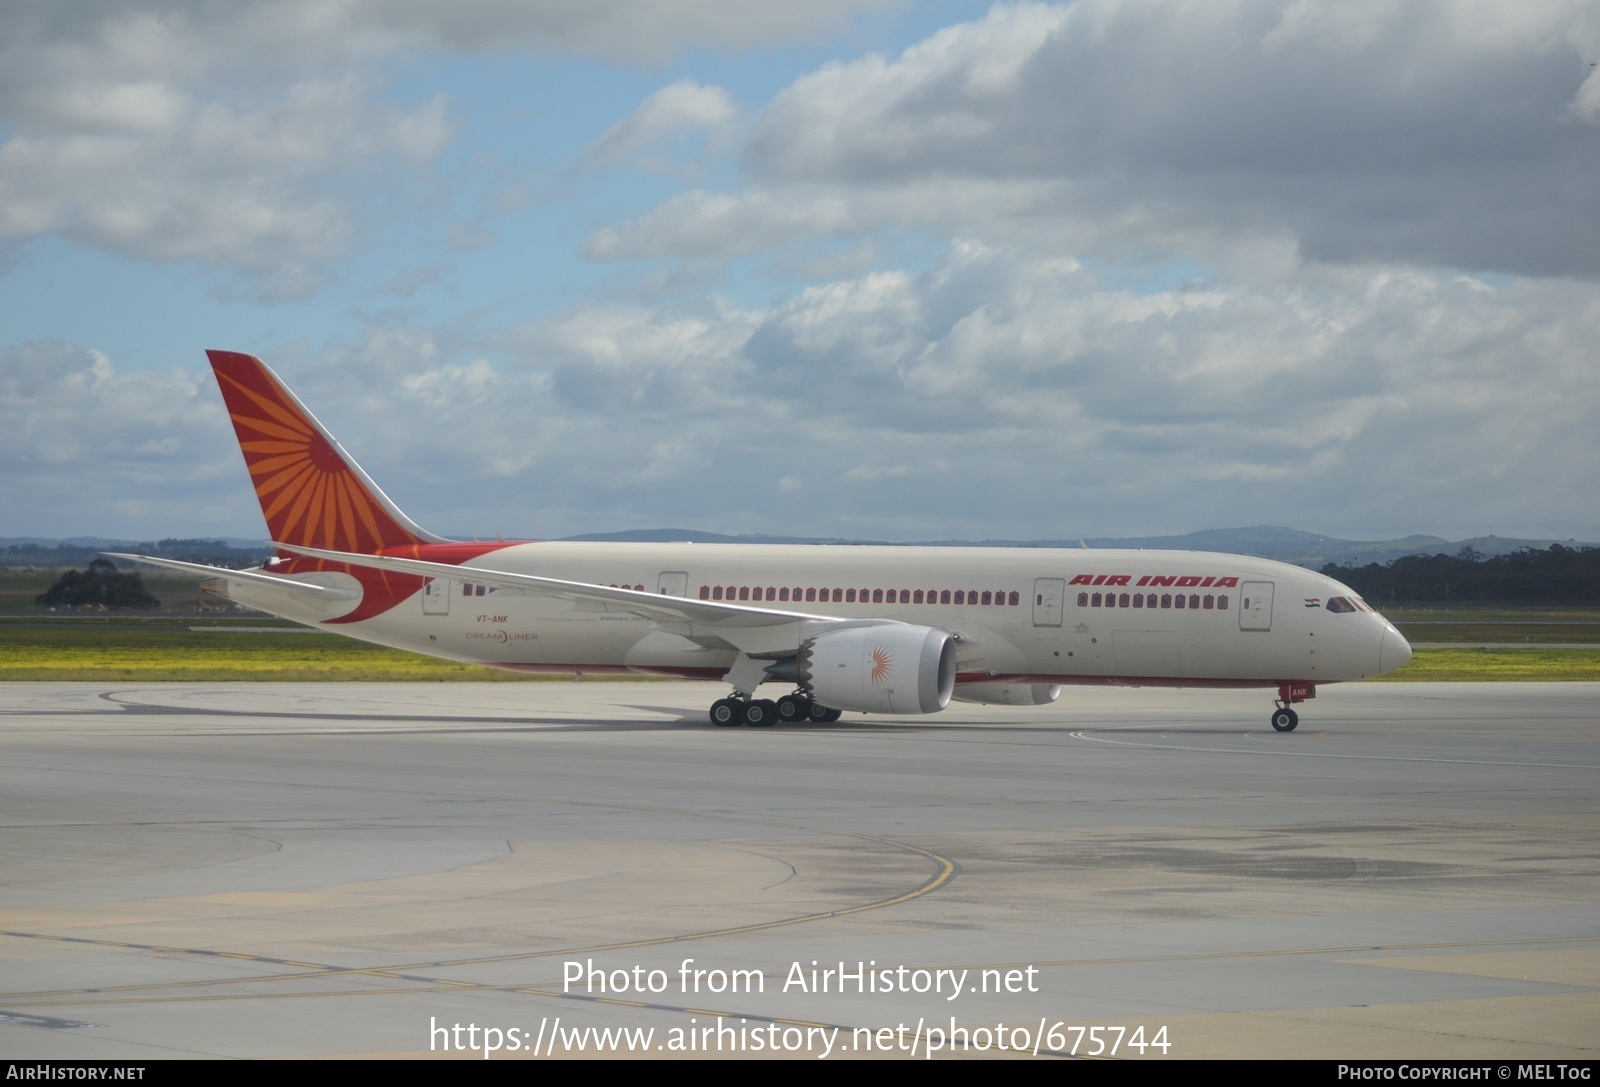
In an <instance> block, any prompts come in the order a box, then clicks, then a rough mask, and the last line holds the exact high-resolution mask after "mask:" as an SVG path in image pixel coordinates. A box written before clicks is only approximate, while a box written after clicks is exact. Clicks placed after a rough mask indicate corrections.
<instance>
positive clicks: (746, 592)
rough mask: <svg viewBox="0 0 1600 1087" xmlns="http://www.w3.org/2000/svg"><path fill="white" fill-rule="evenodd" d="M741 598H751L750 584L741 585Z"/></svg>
mask: <svg viewBox="0 0 1600 1087" xmlns="http://www.w3.org/2000/svg"><path fill="white" fill-rule="evenodd" d="M739 599H740V600H749V599H750V586H748V585H741V586H739Z"/></svg>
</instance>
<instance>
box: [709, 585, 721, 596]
mask: <svg viewBox="0 0 1600 1087" xmlns="http://www.w3.org/2000/svg"><path fill="white" fill-rule="evenodd" d="M711 599H713V600H721V599H722V586H721V585H718V586H716V587H715V588H713V589H712V590H711Z"/></svg>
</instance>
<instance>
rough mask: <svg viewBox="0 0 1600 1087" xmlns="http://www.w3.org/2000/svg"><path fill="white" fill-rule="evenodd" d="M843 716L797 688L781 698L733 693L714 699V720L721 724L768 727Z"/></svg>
mask: <svg viewBox="0 0 1600 1087" xmlns="http://www.w3.org/2000/svg"><path fill="white" fill-rule="evenodd" d="M841 716H842V714H841V712H840V711H839V710H835V709H830V708H828V707H827V706H823V705H819V704H818V703H816V702H813V701H812V700H811V696H810V695H808V694H806V693H805V692H804V691H796V692H795V693H794V694H789V695H784V696H783V697H782V698H779V699H771V698H744V697H741V696H739V695H733V696H730V697H728V698H719V699H717V700H716V701H715V702H713V703H711V723H712V724H713V725H716V726H717V727H719V728H736V727H737V726H739V725H749V726H750V727H751V728H768V727H770V726H772V725H776V724H777V723H778V722H779V721H782V722H783V723H784V724H792V723H793V722H795V721H815V722H816V723H817V724H820V725H825V724H828V723H829V722H832V721H837V720H838V719H839V718H840V717H841Z"/></svg>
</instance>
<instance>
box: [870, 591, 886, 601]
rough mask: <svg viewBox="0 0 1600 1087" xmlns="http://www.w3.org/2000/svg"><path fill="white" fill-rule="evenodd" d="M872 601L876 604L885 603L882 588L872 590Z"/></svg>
mask: <svg viewBox="0 0 1600 1087" xmlns="http://www.w3.org/2000/svg"><path fill="white" fill-rule="evenodd" d="M872 602H873V603H874V604H882V603H883V590H882V589H873V590H872Z"/></svg>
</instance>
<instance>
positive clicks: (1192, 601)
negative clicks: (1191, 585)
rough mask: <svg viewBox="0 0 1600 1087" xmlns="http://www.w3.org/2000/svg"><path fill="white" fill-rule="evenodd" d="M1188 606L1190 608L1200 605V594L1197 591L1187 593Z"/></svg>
mask: <svg viewBox="0 0 1600 1087" xmlns="http://www.w3.org/2000/svg"><path fill="white" fill-rule="evenodd" d="M1189 606H1190V607H1191V608H1198V607H1199V606H1200V594H1199V593H1190V594H1189Z"/></svg>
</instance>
